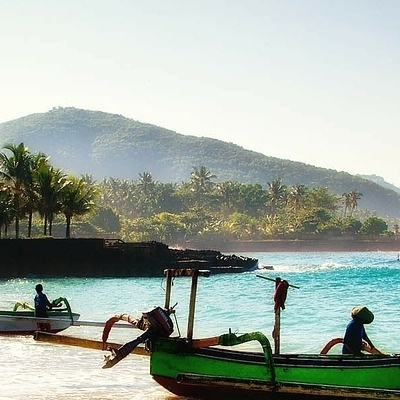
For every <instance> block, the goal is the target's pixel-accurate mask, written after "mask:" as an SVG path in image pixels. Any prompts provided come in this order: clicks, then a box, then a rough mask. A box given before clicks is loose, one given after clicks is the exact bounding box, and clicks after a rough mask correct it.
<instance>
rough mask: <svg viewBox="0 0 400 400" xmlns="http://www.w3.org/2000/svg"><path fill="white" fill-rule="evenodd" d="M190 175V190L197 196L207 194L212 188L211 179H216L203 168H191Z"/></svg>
mask: <svg viewBox="0 0 400 400" xmlns="http://www.w3.org/2000/svg"><path fill="white" fill-rule="evenodd" d="M190 175H191V178H190V181H191V185H192V188H193V190H194V191H195V193H196V194H198V195H199V194H200V195H201V194H206V193H209V192H210V191H211V189H212V188H213V186H214V182H213V181H212V179H215V178H216V177H217V176H216V175H214V174H212V173H211V172H210V171H209V170H208V169H207V168H206V167H204V166H201V167H200V168H196V167H193V171H192V172H191V174H190Z"/></svg>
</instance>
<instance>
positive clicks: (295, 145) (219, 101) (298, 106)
mask: <svg viewBox="0 0 400 400" xmlns="http://www.w3.org/2000/svg"><path fill="white" fill-rule="evenodd" d="M399 21H400V0H375V1H372V0H241V1H238V0H180V1H178V0H142V1H136V0H114V1H109V0H68V1H54V0H0V51H1V63H0V91H1V99H2V101H1V107H0V123H1V122H6V121H9V120H12V119H16V118H19V117H23V116H25V115H27V114H32V113H36V112H46V111H49V110H50V109H52V108H53V107H58V106H61V107H76V108H83V109H89V110H98V111H105V112H111V113H116V114H122V115H124V116H126V117H129V118H133V119H135V120H138V121H141V122H147V123H151V124H155V125H159V126H162V127H165V128H168V129H171V130H174V131H176V132H178V133H182V134H188V135H196V136H204V137H213V138H218V139H221V140H224V141H227V142H233V143H236V144H238V145H240V146H242V147H244V148H246V149H250V150H255V151H258V152H261V153H263V154H265V155H268V156H274V157H279V158H284V159H289V160H293V161H302V162H305V163H307V164H311V165H315V166H319V167H324V168H332V169H335V170H338V171H347V172H349V173H351V174H357V173H360V174H376V175H379V176H382V177H384V178H385V179H386V180H387V181H388V182H389V183H393V184H396V185H397V186H400V111H399V106H400V22H399Z"/></svg>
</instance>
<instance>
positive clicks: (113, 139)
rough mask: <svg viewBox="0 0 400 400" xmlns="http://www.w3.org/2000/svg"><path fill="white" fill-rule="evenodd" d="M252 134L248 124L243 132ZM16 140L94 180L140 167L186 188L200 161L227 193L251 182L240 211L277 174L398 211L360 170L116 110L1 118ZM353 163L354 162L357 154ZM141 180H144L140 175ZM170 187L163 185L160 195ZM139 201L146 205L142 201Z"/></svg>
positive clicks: (4, 134) (0, 139)
mask: <svg viewBox="0 0 400 400" xmlns="http://www.w3.org/2000/svg"><path fill="white" fill-rule="evenodd" d="M253 134H254V132H252V131H251V130H249V131H244V132H243V135H253ZM270 135H273V132H267V133H266V134H265V138H264V140H266V141H268V138H269V136H270ZM21 142H23V143H24V144H25V146H27V147H28V148H29V149H31V151H32V152H38V151H42V152H44V153H45V154H47V155H48V156H50V157H51V164H52V165H53V166H55V167H57V168H61V169H62V170H63V171H67V173H68V175H74V176H81V175H90V176H92V177H93V178H94V179H95V180H96V181H98V182H99V181H102V180H103V179H105V178H108V180H111V179H112V178H117V179H120V180H123V181H124V182H135V183H137V182H136V179H137V177H138V176H139V175H140V174H142V173H143V171H146V173H148V174H151V176H152V177H153V179H154V180H158V181H160V182H170V183H171V185H176V184H178V185H179V186H180V187H179V189H180V190H183V191H185V190H186V189H187V185H183V184H182V182H187V180H188V179H189V178H190V176H191V175H190V173H191V171H192V169H193V166H196V167H198V168H201V167H200V166H206V167H207V169H208V170H209V171H211V173H212V175H216V176H217V178H212V181H213V182H214V183H215V184H218V185H220V186H221V190H224V188H223V185H224V183H225V182H235V185H236V186H234V187H232V188H228V187H227V188H226V189H227V191H228V192H227V195H229V190H233V191H235V190H238V189H239V190H242V189H241V184H245V185H246V186H247V185H251V187H252V190H254V193H253V194H251V195H250V190H249V187H250V186H249V187H247V190H246V193H243V192H242V193H241V195H243V196H249V195H250V197H249V198H244V197H242V198H241V204H240V205H239V204H236V206H237V207H240V210H241V211H246V207H250V208H252V207H257V206H258V205H257V204H252V202H253V201H261V202H263V200H262V199H261V197H259V196H258V194H260V193H258V192H259V191H260V190H263V189H269V185H268V183H272V182H273V181H274V180H276V179H277V178H280V180H281V182H282V183H283V184H284V185H286V186H287V187H288V188H292V187H296V186H299V185H304V186H305V187H307V188H308V189H314V188H321V187H324V188H327V189H328V191H329V192H330V193H332V194H335V195H338V196H340V197H341V196H342V194H343V193H350V192H352V191H354V192H358V193H362V194H363V195H362V197H361V198H359V199H358V200H357V203H358V206H357V208H358V211H360V210H371V211H373V213H375V214H376V215H377V216H379V217H381V218H384V219H385V220H387V221H389V220H390V218H398V217H399V215H400V195H399V192H396V191H394V190H390V189H389V188H387V187H383V186H382V185H381V184H377V183H376V182H373V181H371V180H368V179H363V178H361V177H360V176H354V175H350V174H348V173H346V172H340V171H339V172H338V171H335V170H332V169H326V168H317V167H315V166H312V165H308V164H305V163H299V162H294V161H290V160H284V159H279V158H275V157H269V156H267V155H264V154H261V153H257V152H254V151H249V150H246V149H244V148H242V147H240V146H237V145H235V144H233V143H227V142H223V141H220V140H216V139H210V138H207V137H194V136H190V135H182V134H179V133H177V132H173V131H171V130H167V129H165V128H162V127H159V126H155V125H151V124H147V123H141V122H138V121H135V120H132V119H129V118H125V117H123V116H122V115H116V114H109V113H104V112H99V111H90V110H80V109H76V108H72V107H68V108H61V107H59V108H54V109H52V110H50V111H48V112H46V113H40V114H31V115H27V116H25V117H22V118H19V119H16V120H13V121H9V122H5V123H2V124H0V144H4V143H21ZM288 145H290V144H288ZM310 146H312V143H310ZM326 146H327V147H328V146H329V142H327V143H326ZM271 150H272V149H271ZM347 151H356V149H347ZM338 157H340V154H338ZM371 161H372V160H371ZM354 162H355V163H357V159H356V157H355V158H354ZM143 178H144V182H142V184H145V183H146V182H145V179H146V177H145V176H144V177H143ZM139 179H140V178H139ZM236 183H237V184H236ZM181 186H182V187H181ZM228 186H229V185H228ZM275 189H277V188H271V190H275ZM300 190H301V189H300ZM168 193H169V191H168V190H167V189H166V192H165V195H167V194H168ZM182 194H183V193H182ZM264 195H265V193H264ZM180 199H181V198H180ZM166 200H167V199H165V201H166ZM174 200H176V196H175V198H174ZM187 200H188V199H187V198H185V201H187ZM140 206H141V207H147V205H146V204H143V203H142V204H140ZM349 207H350V208H348V209H347V210H346V213H349V212H350V211H351V205H350V203H349ZM140 212H141V214H142V213H143V212H144V210H140ZM246 212H247V211H246ZM74 219H75V218H74ZM54 228H56V227H54Z"/></svg>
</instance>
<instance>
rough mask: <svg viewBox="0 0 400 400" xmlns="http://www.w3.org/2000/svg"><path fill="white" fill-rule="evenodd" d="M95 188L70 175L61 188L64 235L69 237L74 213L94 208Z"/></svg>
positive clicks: (83, 212) (84, 212)
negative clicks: (64, 223)
mask: <svg viewBox="0 0 400 400" xmlns="http://www.w3.org/2000/svg"><path fill="white" fill-rule="evenodd" d="M96 196H97V189H96V188H95V186H93V185H89V184H88V183H87V182H86V181H85V179H84V178H80V179H77V178H75V177H70V178H69V179H68V183H67V184H66V185H65V186H64V187H63V188H62V190H61V197H60V199H61V212H62V213H63V214H64V215H65V219H66V230H65V237H66V238H67V239H69V238H70V237H71V219H72V217H73V216H74V215H84V214H87V213H88V212H90V211H92V210H93V209H94V199H95V198H96Z"/></svg>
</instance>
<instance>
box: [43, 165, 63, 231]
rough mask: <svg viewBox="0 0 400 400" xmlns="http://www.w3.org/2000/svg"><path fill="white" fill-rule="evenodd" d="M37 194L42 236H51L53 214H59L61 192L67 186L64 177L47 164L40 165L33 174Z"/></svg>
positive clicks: (58, 170) (60, 172)
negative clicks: (41, 220)
mask: <svg viewBox="0 0 400 400" xmlns="http://www.w3.org/2000/svg"><path fill="white" fill-rule="evenodd" d="M35 180H36V184H37V192H38V196H39V202H38V211H39V214H40V216H41V217H42V218H43V234H44V235H47V228H48V229H49V231H48V232H49V235H50V236H51V234H52V226H53V217H54V214H56V213H58V212H60V209H61V202H60V196H61V191H62V190H63V188H64V187H65V185H67V183H68V182H67V180H66V176H65V175H64V173H63V172H62V171H61V170H60V169H57V168H54V167H52V166H51V165H49V164H42V165H40V167H39V168H38V169H37V171H36V172H35Z"/></svg>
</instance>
